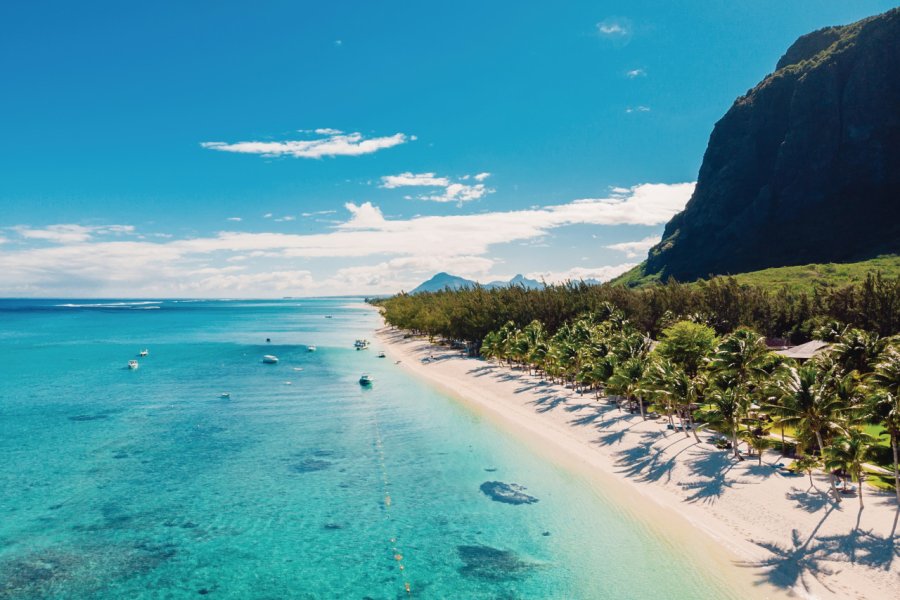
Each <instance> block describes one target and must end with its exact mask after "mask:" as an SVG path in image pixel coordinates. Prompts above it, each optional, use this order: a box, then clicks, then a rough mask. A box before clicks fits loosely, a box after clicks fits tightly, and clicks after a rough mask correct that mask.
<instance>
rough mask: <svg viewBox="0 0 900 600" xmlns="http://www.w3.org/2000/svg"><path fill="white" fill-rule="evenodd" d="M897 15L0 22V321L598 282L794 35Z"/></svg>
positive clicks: (634, 255)
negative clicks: (74, 306) (426, 288)
mask: <svg viewBox="0 0 900 600" xmlns="http://www.w3.org/2000/svg"><path fill="white" fill-rule="evenodd" d="M895 4H896V3H895V2H876V1H867V0H858V1H854V2H846V1H837V0H794V1H791V2H784V1H783V0H781V1H770V0H755V1H754V2H733V1H729V2H726V1H718V0H707V1H703V2H700V1H697V2H690V1H684V2H677V3H661V2H649V1H647V2H644V1H637V0H630V1H628V2H613V1H606V2H604V1H596V0H595V1H591V2H582V1H567V2H563V3H560V2H554V3H551V2H529V1H526V0H517V1H515V2H512V1H510V2H490V1H485V0H481V1H477V2H470V1H468V0H457V1H454V2H441V3H431V2H421V0H420V1H419V2H412V1H410V2H393V1H389V0H385V1H380V2H371V1H355V2H350V1H340V0H332V1H330V2H301V1H283V2H279V1H274V0H269V1H267V2H256V3H251V2H228V1H216V2H212V1H208V2H184V1H180V2H163V1H161V2H152V3H149V2H148V3H123V2H78V3H76V2H70V1H59V2H54V1H50V0H45V1H40V2H34V1H29V0H9V1H6V2H3V3H0V78H2V81H3V93H2V94H0V122H2V127H0V296H4V297H15V296H42V297H58V298H74V297H106V298H110V297H258V298H263V297H282V296H317V295H334V294H379V293H394V292H397V291H400V290H409V289H411V288H413V287H415V285H417V284H418V283H420V282H421V281H423V280H425V279H427V278H429V277H430V276H432V275H433V274H434V273H436V272H438V271H447V272H450V273H453V274H455V275H460V276H464V277H469V278H472V279H477V280H479V281H483V282H487V281H493V280H499V279H508V278H510V277H512V276H513V275H515V274H518V273H522V274H525V275H527V276H529V277H532V278H537V279H544V280H546V281H563V280H566V279H582V278H585V279H588V278H591V279H599V280H605V279H609V278H610V277H613V276H615V275H617V274H618V273H621V272H623V271H625V270H627V269H628V268H630V267H631V266H633V265H634V264H637V263H639V262H640V261H641V260H642V259H643V258H644V257H645V256H646V252H647V250H648V249H649V247H650V246H651V245H652V244H654V243H655V242H656V241H658V240H659V238H660V235H661V233H662V230H663V227H664V225H665V223H666V221H667V220H668V219H669V218H671V217H672V216H673V215H674V214H676V213H677V212H678V211H679V210H681V208H683V206H684V204H685V203H686V202H687V200H688V199H689V198H690V195H691V192H692V190H693V186H694V182H695V180H696V177H697V172H698V170H699V167H700V163H701V160H702V157H703V152H704V150H705V148H706V143H707V140H708V138H709V134H710V132H711V131H712V127H713V125H714V124H715V122H716V121H717V120H718V119H719V118H721V116H722V115H723V114H724V113H725V111H726V110H728V108H729V106H730V105H731V104H732V103H733V101H734V99H735V98H736V97H738V96H740V95H741V94H743V93H745V92H746V91H747V90H748V89H749V88H751V87H753V86H754V85H755V84H756V83H757V82H758V81H759V80H760V79H762V78H763V77H765V76H766V75H767V74H768V73H770V72H771V71H772V70H773V69H774V65H775V63H776V62H777V60H778V58H779V57H780V56H781V55H782V54H783V53H784V51H785V50H786V49H787V47H788V46H789V45H790V44H791V43H792V42H793V41H794V40H795V39H796V38H797V37H798V36H800V35H802V34H804V33H807V32H809V31H812V30H814V29H817V28H820V27H824V26H828V25H839V24H845V23H849V22H852V21H855V20H858V19H860V18H863V17H865V16H869V15H873V14H877V13H879V12H883V11H885V10H887V9H889V8H892V7H893V6H895Z"/></svg>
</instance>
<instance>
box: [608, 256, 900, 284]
mask: <svg viewBox="0 0 900 600" xmlns="http://www.w3.org/2000/svg"><path fill="white" fill-rule="evenodd" d="M643 266H644V265H643V264H641V265H638V266H637V267H635V268H633V269H631V270H630V271H628V272H626V273H623V274H622V275H619V277H617V278H616V279H614V280H613V281H611V282H610V283H611V284H612V285H621V286H626V287H645V286H648V285H654V284H658V283H660V279H659V275H658V274H654V275H644V274H643V272H642V268H643ZM877 272H880V273H881V274H882V275H883V276H885V277H891V278H893V277H900V256H897V255H891V256H880V257H878V258H873V259H870V260H864V261H860V262H854V263H822V264H809V265H795V266H790V267H774V268H771V269H762V270H759V271H751V272H749V273H739V274H736V275H733V277H734V279H736V280H737V281H738V283H741V284H746V285H758V286H761V287H764V288H768V289H783V288H785V287H786V288H788V289H791V290H795V291H807V292H808V291H812V290H813V289H814V288H815V287H817V286H821V287H843V286H846V285H848V284H851V283H858V282H860V281H863V280H865V278H866V275H868V274H869V273H877Z"/></svg>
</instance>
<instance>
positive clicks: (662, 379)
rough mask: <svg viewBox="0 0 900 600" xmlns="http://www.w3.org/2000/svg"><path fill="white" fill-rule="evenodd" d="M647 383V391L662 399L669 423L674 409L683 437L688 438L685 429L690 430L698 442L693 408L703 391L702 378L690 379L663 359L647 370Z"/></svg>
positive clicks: (682, 370)
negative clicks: (679, 421)
mask: <svg viewBox="0 0 900 600" xmlns="http://www.w3.org/2000/svg"><path fill="white" fill-rule="evenodd" d="M647 383H648V389H649V390H650V391H651V392H652V393H653V394H654V395H656V397H657V398H662V399H663V401H664V405H665V407H666V412H667V413H668V415H669V422H670V423H671V422H672V409H675V410H676V411H678V413H679V418H680V419H681V430H682V431H684V435H685V437H689V434H688V432H687V428H690V430H691V432H692V433H693V434H694V439H696V440H697V442H700V438H699V437H698V436H697V428H696V427H694V416H693V410H694V409H693V406H694V403H695V402H696V401H697V398H698V397H699V395H700V393H701V391H702V389H703V379H702V377H700V376H697V377H691V376H689V375H688V374H687V373H686V372H685V371H684V369H682V368H680V367H678V366H677V365H675V364H674V363H673V362H672V361H670V360H665V359H663V360H658V361H656V362H655V363H654V364H653V366H652V367H651V368H650V369H649V370H648V377H647ZM685 417H686V418H685ZM685 422H687V428H686V427H685Z"/></svg>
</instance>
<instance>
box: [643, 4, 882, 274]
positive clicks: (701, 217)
mask: <svg viewBox="0 0 900 600" xmlns="http://www.w3.org/2000/svg"><path fill="white" fill-rule="evenodd" d="M898 252H900V9H893V10H891V11H888V12H886V13H884V14H882V15H878V16H875V17H870V18H868V19H864V20H862V21H859V22H857V23H853V24H852V25H847V26H842V27H828V28H826V29H822V30H819V31H816V32H814V33H810V34H808V35H804V36H802V37H801V38H799V39H798V40H797V41H796V42H795V43H794V44H793V45H792V46H791V47H790V48H788V50H787V52H786V53H785V54H784V56H783V57H782V58H781V60H779V61H778V64H777V65H776V70H775V72H774V73H772V74H771V75H769V76H767V77H766V78H765V79H763V81H762V82H760V83H759V85H757V86H756V87H754V88H753V89H751V90H749V91H748V92H747V93H746V95H744V96H741V97H740V98H738V99H737V100H736V101H735V102H734V104H733V106H732V107H731V108H730V109H729V110H728V112H727V113H726V114H725V116H724V117H722V119H721V120H720V121H719V122H718V123H716V125H715V128H714V129H713V132H712V135H711V136H710V139H709V145H708V147H707V150H706V153H705V155H704V157H703V163H702V166H701V167H700V174H699V176H698V178H697V187H696V189H695V191H694V194H693V196H692V197H691V199H690V201H689V202H688V203H687V205H686V206H685V209H684V211H683V212H681V213H679V214H678V215H676V216H675V217H674V218H673V219H672V220H671V221H670V222H669V223H668V224H667V225H666V228H665V232H664V234H663V239H662V241H661V242H660V243H659V244H658V245H657V246H655V247H654V248H652V249H651V250H650V253H649V256H648V258H647V261H646V263H645V264H644V265H643V267H642V269H641V271H642V273H641V275H642V276H644V277H647V276H652V277H654V278H657V279H662V280H665V279H668V278H669V277H674V278H676V279H678V280H681V281H688V280H693V279H696V278H699V277H706V276H708V275H710V274H730V273H742V272H747V271H754V270H759V269H765V268H768V267H780V266H787V265H802V264H807V263H827V262H848V261H854V260H863V259H868V258H872V257H875V256H878V255H882V254H896V253H898Z"/></svg>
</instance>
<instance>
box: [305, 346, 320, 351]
mask: <svg viewBox="0 0 900 600" xmlns="http://www.w3.org/2000/svg"><path fill="white" fill-rule="evenodd" d="M316 350H318V348H316V347H315V346H307V347H306V351H307V352H315V351H316Z"/></svg>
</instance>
